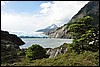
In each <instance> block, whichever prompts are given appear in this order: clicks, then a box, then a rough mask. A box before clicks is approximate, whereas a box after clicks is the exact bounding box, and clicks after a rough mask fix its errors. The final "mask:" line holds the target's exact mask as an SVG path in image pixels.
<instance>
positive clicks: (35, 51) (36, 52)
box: [26, 44, 46, 60]
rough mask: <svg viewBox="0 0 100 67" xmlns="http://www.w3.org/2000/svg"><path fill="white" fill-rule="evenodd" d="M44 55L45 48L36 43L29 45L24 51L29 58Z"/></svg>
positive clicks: (38, 57)
mask: <svg viewBox="0 0 100 67" xmlns="http://www.w3.org/2000/svg"><path fill="white" fill-rule="evenodd" d="M45 56H46V51H45V49H44V48H43V47H42V46H40V45H37V44H35V45H32V46H31V47H29V48H28V50H27V52H26V58H28V59H30V60H35V59H42V58H43V57H45Z"/></svg>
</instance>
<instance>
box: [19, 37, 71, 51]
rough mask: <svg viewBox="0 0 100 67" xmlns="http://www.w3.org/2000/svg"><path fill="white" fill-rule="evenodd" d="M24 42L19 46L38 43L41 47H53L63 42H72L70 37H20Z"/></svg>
mask: <svg viewBox="0 0 100 67" xmlns="http://www.w3.org/2000/svg"><path fill="white" fill-rule="evenodd" d="M21 39H22V40H23V41H24V42H25V44H24V45H22V46H20V48H21V49H22V48H28V47H30V46H31V45H33V44H39V45H40V46H42V47H43V48H55V47H59V46H60V45H62V44H63V43H72V39H60V38H21Z"/></svg>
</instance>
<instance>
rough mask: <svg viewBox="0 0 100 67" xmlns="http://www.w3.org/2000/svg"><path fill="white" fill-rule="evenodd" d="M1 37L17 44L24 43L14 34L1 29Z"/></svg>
mask: <svg viewBox="0 0 100 67" xmlns="http://www.w3.org/2000/svg"><path fill="white" fill-rule="evenodd" d="M1 39H2V40H7V41H11V42H13V43H15V44H17V45H19V46H20V45H23V44H25V43H24V42H23V41H22V40H21V39H20V38H19V37H17V36H16V35H15V34H9V32H7V31H2V30H1Z"/></svg>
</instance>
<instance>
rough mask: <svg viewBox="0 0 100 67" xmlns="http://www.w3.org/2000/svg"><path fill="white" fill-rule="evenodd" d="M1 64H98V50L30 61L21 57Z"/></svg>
mask: <svg viewBox="0 0 100 67" xmlns="http://www.w3.org/2000/svg"><path fill="white" fill-rule="evenodd" d="M1 66H99V51H98V52H91V51H85V52H84V53H83V54H76V53H75V52H67V53H66V54H62V55H59V56H57V57H53V58H43V59H37V60H32V61H29V60H27V59H25V58H23V59H22V61H21V62H16V63H14V64H1Z"/></svg>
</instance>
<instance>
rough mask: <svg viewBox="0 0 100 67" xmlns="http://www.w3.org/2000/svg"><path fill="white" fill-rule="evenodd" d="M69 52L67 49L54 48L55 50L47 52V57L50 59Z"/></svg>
mask: <svg viewBox="0 0 100 67" xmlns="http://www.w3.org/2000/svg"><path fill="white" fill-rule="evenodd" d="M66 52H67V48H63V47H61V48H54V49H48V50H47V53H46V54H47V55H49V58H51V57H56V56H58V55H60V54H65V53H66Z"/></svg>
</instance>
